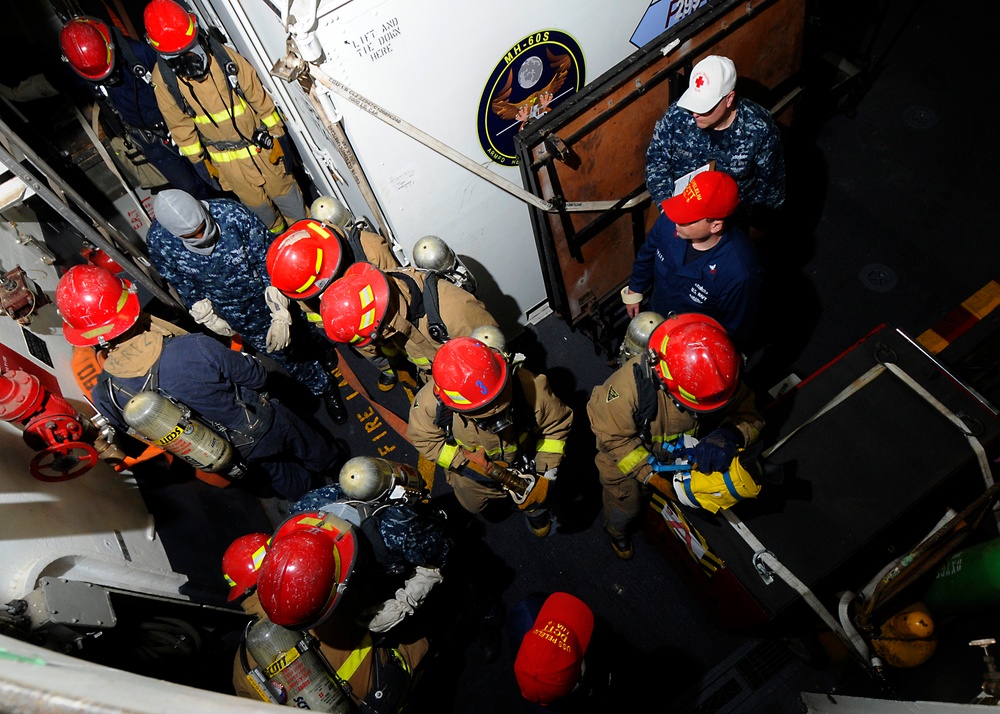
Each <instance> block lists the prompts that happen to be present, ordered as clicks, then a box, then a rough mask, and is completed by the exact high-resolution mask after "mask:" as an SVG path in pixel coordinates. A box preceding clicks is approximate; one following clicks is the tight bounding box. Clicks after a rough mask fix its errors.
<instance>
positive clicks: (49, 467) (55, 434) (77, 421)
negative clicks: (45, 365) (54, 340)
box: [0, 369, 98, 481]
mask: <svg viewBox="0 0 1000 714" xmlns="http://www.w3.org/2000/svg"><path fill="white" fill-rule="evenodd" d="M0 419H3V420H4V421H8V422H12V423H19V424H20V425H21V426H23V427H24V443H26V444H27V445H28V446H29V447H31V448H32V449H34V450H35V451H38V452H39V453H38V454H36V455H35V457H34V458H33V459H32V460H31V475H32V476H34V477H35V478H37V479H39V480H41V481H66V480H69V479H71V478H76V477H77V476H82V475H83V474H85V473H86V472H87V471H89V470H90V469H91V468H93V466H94V464H96V463H97V458H98V457H97V450H96V449H95V448H94V447H93V445H91V444H88V443H86V442H84V441H82V439H83V432H84V419H83V417H81V416H80V415H79V414H78V413H77V411H76V410H75V409H74V408H73V406H72V405H71V404H70V403H69V402H67V401H66V400H65V399H63V398H62V397H60V396H58V395H56V394H53V393H51V392H49V391H48V390H47V389H45V387H43V386H42V383H41V382H40V381H39V380H38V378H37V377H35V376H34V375H31V374H28V373H27V372H22V371H21V370H16V369H15V370H10V371H8V372H4V373H3V374H0Z"/></svg>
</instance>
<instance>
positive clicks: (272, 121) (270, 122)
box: [261, 109, 281, 129]
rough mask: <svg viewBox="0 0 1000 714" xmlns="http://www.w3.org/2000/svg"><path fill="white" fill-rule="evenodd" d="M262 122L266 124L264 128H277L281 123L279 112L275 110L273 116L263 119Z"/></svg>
mask: <svg viewBox="0 0 1000 714" xmlns="http://www.w3.org/2000/svg"><path fill="white" fill-rule="evenodd" d="M261 121H262V122H263V123H264V126H266V127H267V128H268V129H270V128H271V127H272V126H277V125H278V124H280V123H281V115H280V114H278V110H277V109H275V110H274V113H273V114H271V116H269V117H264V118H263V119H261Z"/></svg>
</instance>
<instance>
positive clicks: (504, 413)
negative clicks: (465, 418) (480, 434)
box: [469, 402, 514, 434]
mask: <svg viewBox="0 0 1000 714" xmlns="http://www.w3.org/2000/svg"><path fill="white" fill-rule="evenodd" d="M469 418H470V419H472V421H473V423H475V425H476V426H477V427H478V428H479V429H482V430H483V431H488V432H490V433H491V434H499V433H500V432H502V431H503V430H504V429H506V428H508V427H510V426H513V425H514V410H513V408H512V405H511V404H510V402H507V404H506V405H505V406H504V407H503V408H502V409H500V410H499V411H496V412H493V413H489V412H487V413H486V414H484V415H482V416H470V417H469Z"/></svg>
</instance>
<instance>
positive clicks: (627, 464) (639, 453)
mask: <svg viewBox="0 0 1000 714" xmlns="http://www.w3.org/2000/svg"><path fill="white" fill-rule="evenodd" d="M648 458H649V452H648V451H646V447H645V446H639V447H637V448H635V449H633V450H632V451H631V452H629V454H628V456H626V457H625V458H624V459H622V460H621V461H619V462H618V470H619V471H621V472H622V473H623V474H628V473H629V472H630V471H632V469H634V468H635V467H636V466H638V465H639V464H641V463H644V462H645V461H646V459H648Z"/></svg>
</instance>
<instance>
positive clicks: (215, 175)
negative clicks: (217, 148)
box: [203, 156, 219, 179]
mask: <svg viewBox="0 0 1000 714" xmlns="http://www.w3.org/2000/svg"><path fill="white" fill-rule="evenodd" d="M203 161H204V162H205V168H206V169H208V175H209V176H211V177H212V178H214V179H218V178H219V170H218V169H217V168H215V164H213V163H212V161H211V160H210V159H209V158H208V157H207V156H206V157H205V158H204V159H203Z"/></svg>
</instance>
